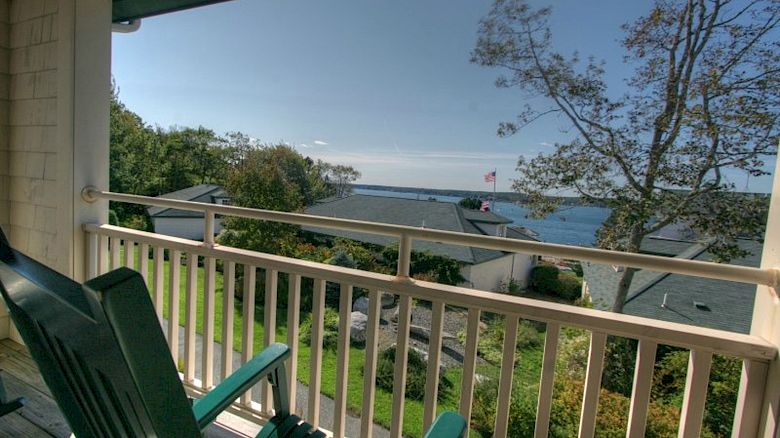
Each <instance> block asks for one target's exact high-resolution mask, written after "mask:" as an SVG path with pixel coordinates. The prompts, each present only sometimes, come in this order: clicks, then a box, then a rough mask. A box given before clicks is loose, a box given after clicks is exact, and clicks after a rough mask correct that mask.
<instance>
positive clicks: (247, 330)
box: [241, 265, 257, 406]
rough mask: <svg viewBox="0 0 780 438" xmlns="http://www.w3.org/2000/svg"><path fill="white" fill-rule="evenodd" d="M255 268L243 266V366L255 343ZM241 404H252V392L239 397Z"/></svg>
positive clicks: (249, 357)
mask: <svg viewBox="0 0 780 438" xmlns="http://www.w3.org/2000/svg"><path fill="white" fill-rule="evenodd" d="M256 276H257V268H256V267H254V266H250V265H244V297H243V312H242V315H243V319H244V320H243V332H242V334H241V363H242V364H245V363H247V362H249V361H250V360H251V359H252V354H253V352H254V342H255V283H256V282H255V280H256V279H257V277H256ZM241 403H242V404H243V405H245V406H250V405H251V404H252V390H251V389H250V390H249V391H247V392H245V393H244V394H243V395H241Z"/></svg>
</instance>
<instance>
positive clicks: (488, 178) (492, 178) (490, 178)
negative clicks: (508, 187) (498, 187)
mask: <svg viewBox="0 0 780 438" xmlns="http://www.w3.org/2000/svg"><path fill="white" fill-rule="evenodd" d="M485 182H496V171H495V170H491V171H490V172H488V173H486V174H485Z"/></svg>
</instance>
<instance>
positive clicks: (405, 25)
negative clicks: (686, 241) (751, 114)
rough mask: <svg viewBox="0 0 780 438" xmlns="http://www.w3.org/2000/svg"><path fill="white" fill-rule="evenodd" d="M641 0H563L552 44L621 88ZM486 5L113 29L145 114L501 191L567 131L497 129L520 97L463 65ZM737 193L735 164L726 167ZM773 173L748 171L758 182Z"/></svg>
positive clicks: (211, 9) (268, 13)
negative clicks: (599, 67) (519, 167)
mask: <svg viewBox="0 0 780 438" xmlns="http://www.w3.org/2000/svg"><path fill="white" fill-rule="evenodd" d="M649 4H650V3H649V2H636V1H625V0H623V1H616V0H603V1H600V2H599V4H598V7H595V8H594V7H593V5H594V3H593V2H583V1H577V0H561V1H557V2H555V4H554V10H553V17H552V20H551V22H552V28H553V30H554V34H555V35H554V38H555V45H556V47H557V48H558V49H559V50H560V51H562V52H563V53H566V54H571V53H572V52H574V51H575V50H576V51H579V52H580V53H581V54H583V55H587V54H592V55H594V56H596V58H600V59H604V60H605V61H606V63H607V65H606V68H607V71H608V72H609V76H608V79H609V80H610V83H611V84H614V85H615V86H616V90H619V87H621V86H622V79H623V78H624V77H625V76H626V75H627V74H628V73H629V72H630V71H629V70H628V69H627V68H626V66H624V65H623V63H622V58H621V56H620V54H621V53H622V52H621V48H620V46H619V43H618V40H619V38H620V37H621V33H620V25H621V24H622V23H624V22H626V21H629V20H631V19H633V18H635V17H637V16H639V15H642V14H644V13H645V12H646V10H647V8H648V7H649ZM490 5H491V2H489V1H485V0H479V1H476V0H468V1H467V0H451V1H440V0H438V1H433V0H431V1H412V0H401V1H377V2H373V1H371V2H367V1H338V2H325V1H310V2H301V1H297V0H296V1H281V0H267V1H266V0H264V1H256V0H234V1H231V2H227V3H223V4H218V5H213V6H208V7H203V8H198V9H193V10H189V11H184V12H178V13H174V14H169V15H167V16H161V17H154V18H149V19H146V20H144V21H143V23H142V25H141V29H140V30H139V31H138V32H135V33H132V34H114V37H113V67H112V69H113V75H114V78H115V80H116V82H117V85H118V86H119V89H120V95H119V97H120V99H121V100H122V101H123V102H125V104H127V106H128V107H129V108H130V109H131V110H133V111H135V112H137V113H138V114H139V115H140V116H141V117H143V119H144V120H145V121H146V122H147V123H149V124H152V125H159V126H162V127H170V126H176V125H177V126H198V125H203V126H205V127H208V128H211V129H214V130H215V131H216V132H217V133H219V134H223V133H225V132H228V131H241V132H243V133H245V134H247V135H250V136H252V137H255V138H258V139H260V140H261V141H263V142H269V143H276V142H281V141H285V142H288V143H290V144H293V145H295V147H296V148H297V149H298V150H299V151H300V152H301V153H302V154H304V155H309V156H311V157H313V158H321V159H323V160H326V161H329V162H332V163H338V164H348V165H352V166H354V167H355V168H356V169H358V170H360V171H361V172H362V174H363V177H362V179H361V180H360V182H361V183H366V184H386V185H404V186H416V187H433V188H458V189H476V190H489V189H492V184H487V183H484V181H483V175H484V174H485V173H486V172H488V171H489V170H492V169H494V168H497V169H498V172H497V174H498V182H497V188H498V190H499V191H501V190H509V189H510V184H511V181H510V180H511V178H512V177H513V176H514V175H515V171H514V167H515V164H516V161H517V157H518V156H519V155H525V156H534V155H536V154H538V153H540V152H545V151H550V150H552V149H551V145H552V144H554V143H555V142H556V141H563V140H566V138H567V134H566V133H565V132H564V131H563V130H562V128H563V127H564V126H565V125H563V124H561V123H560V121H558V120H555V119H547V120H544V121H541V122H538V123H536V124H534V125H532V126H530V127H529V128H526V129H525V130H523V131H521V132H520V133H518V134H516V135H514V136H512V137H508V138H498V137H497V136H496V127H497V125H498V123H499V122H500V121H503V120H511V119H512V118H514V116H515V115H516V113H517V112H518V111H519V110H520V109H521V107H522V105H523V103H524V98H525V96H523V95H522V94H521V93H520V92H519V91H517V90H506V89H496V88H495V87H494V85H493V83H494V81H495V78H496V77H497V76H498V73H499V72H498V71H496V70H491V69H486V68H484V67H479V66H476V65H472V64H470V63H469V62H468V60H469V54H470V52H471V50H472V49H473V47H474V43H475V41H476V31H477V24H478V21H479V19H480V18H481V17H482V16H483V15H485V13H486V12H487V11H488V9H489V7H490ZM732 178H733V180H734V182H735V183H737V186H738V187H739V188H740V189H743V188H744V186H745V176H744V175H738V174H735V175H732ZM769 188H770V182H769V179H768V178H765V179H763V180H760V181H759V180H755V179H754V180H751V182H750V189H751V190H756V191H768V190H769Z"/></svg>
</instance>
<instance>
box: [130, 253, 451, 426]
mask: <svg viewBox="0 0 780 438" xmlns="http://www.w3.org/2000/svg"><path fill="white" fill-rule="evenodd" d="M184 261H185V259H184V258H182V262H184ZM121 262H122V265H124V251H122V253H121ZM134 266H136V267H138V266H139V254H138V248H137V247H136V250H135V264H134ZM148 266H149V276H148V285H149V288H150V290H151V287H152V281H153V272H154V266H153V261H152V260H151V256H150V260H149V261H148ZM163 267H164V285H165V287H164V289H165V293H164V302H163V303H164V304H163V315H164V316H165V317H166V318H167V317H168V314H169V312H168V309H169V303H168V301H169V298H168V297H169V293H168V284H169V282H168V280H169V276H170V263H169V262H168V261H167V260H166V261H165V263H164V264H163ZM180 269H181V284H180V302H179V306H180V307H179V315H180V318H181V319H180V321H179V323H180V324H181V325H183V324H184V320H183V318H184V311H185V299H186V267H185V266H184V265H182V266H181V267H180ZM258 275H261V272H258ZM203 284H204V269H203V267H199V268H198V294H197V319H196V321H197V322H196V330H197V332H198V333H202V330H203V295H204V294H203ZM215 285H216V300H215V308H216V310H215V321H214V324H215V326H214V327H215V328H214V331H215V335H214V339H215V341H217V342H221V340H222V290H223V279H222V274H221V273H220V272H217V273H216V278H215ZM242 305H243V304H242V302H241V301H239V300H236V305H235V313H234V315H235V316H234V324H233V326H234V329H233V333H234V335H233V348H234V349H235V350H236V351H241V341H242V330H241V327H242V320H243V318H242V315H243V313H242ZM277 312H278V313H277V327H276V340H277V341H279V342H286V340H287V326H286V319H287V314H286V313H287V312H286V310H285V309H278V310H277ZM304 316H305V315H301V320H303V318H304ZM263 332H264V327H263V306H262V305H256V306H255V322H254V351H256V352H257V351H260V350H261V349H262V343H263ZM310 357H311V348H310V347H309V346H308V345H305V344H303V343H301V344H299V348H298V380H299V381H300V382H302V383H303V384H308V382H309V365H310V362H309V361H310ZM336 362H337V360H336V352H335V351H331V350H325V351H324V352H323V355H322V367H321V370H322V372H321V381H322V383H321V393H322V394H324V395H327V396H329V397H334V396H335V394H336V390H335V388H336V371H335V370H336V369H337V366H336ZM364 364H365V350H363V349H359V348H355V347H350V352H349V373H348V383H347V391H348V395H347V409H348V410H349V411H350V412H351V413H352V414H354V415H357V416H359V415H360V412H361V410H362V403H363V372H362V370H363V368H364ZM461 373H462V370H460V369H454V370H450V371H448V377H449V378H450V379H451V380H452V381H453V382H454V383H455V391H453V394H452V395H451V396H450V397H449V398H448V399H446V400H443V401H442V402H440V403H439V406H438V411H439V412H441V411H444V410H454V411H457V409H458V400H459V392H460V376H461ZM392 401H393V395H392V393H391V392H388V391H385V390H384V389H382V388H377V389H376V396H375V402H374V422H376V423H377V424H380V425H382V426H384V427H386V428H390V420H391V413H392ZM422 420H423V403H422V401H418V400H411V399H407V400H406V402H405V404H404V427H403V434H404V435H405V436H410V437H421V436H422V432H423V431H422ZM331 426H332V425H330V424H325V425H323V427H325V428H330V427H331Z"/></svg>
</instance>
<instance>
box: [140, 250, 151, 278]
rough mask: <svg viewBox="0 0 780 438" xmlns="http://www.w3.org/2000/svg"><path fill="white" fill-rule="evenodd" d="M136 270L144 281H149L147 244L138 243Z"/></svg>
mask: <svg viewBox="0 0 780 438" xmlns="http://www.w3.org/2000/svg"><path fill="white" fill-rule="evenodd" d="M138 272H140V273H141V277H142V278H143V279H144V283H147V282H148V281H149V244H148V243H140V244H138Z"/></svg>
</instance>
